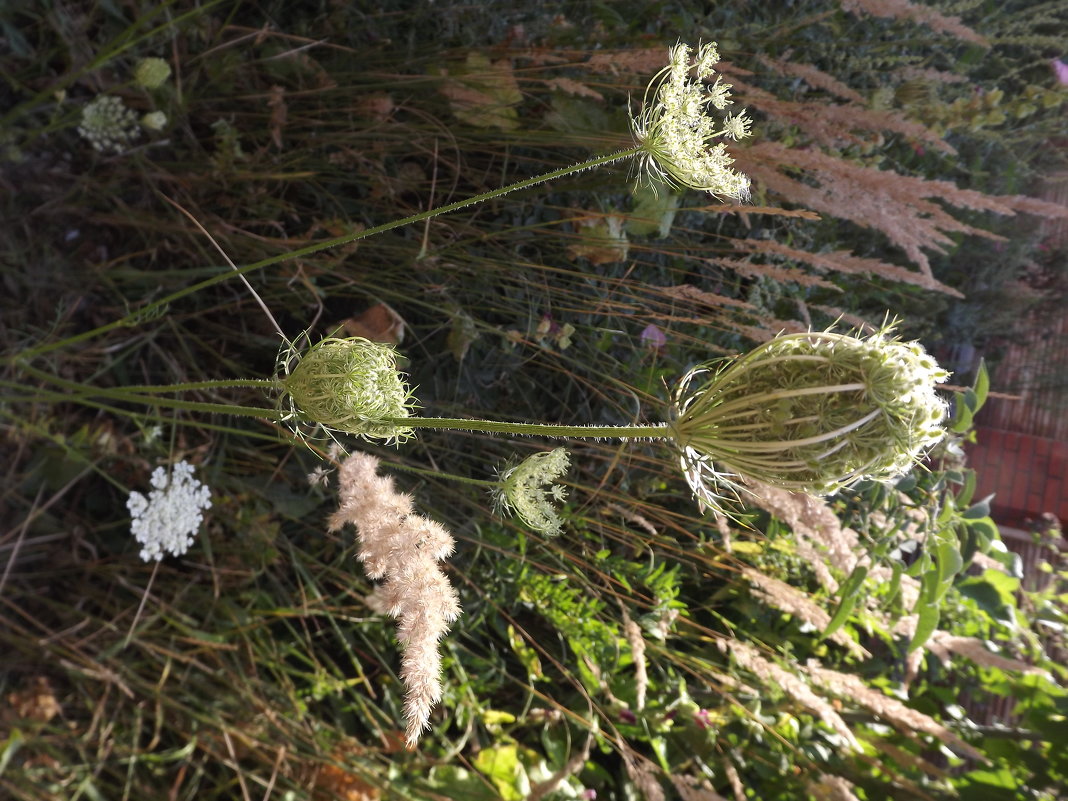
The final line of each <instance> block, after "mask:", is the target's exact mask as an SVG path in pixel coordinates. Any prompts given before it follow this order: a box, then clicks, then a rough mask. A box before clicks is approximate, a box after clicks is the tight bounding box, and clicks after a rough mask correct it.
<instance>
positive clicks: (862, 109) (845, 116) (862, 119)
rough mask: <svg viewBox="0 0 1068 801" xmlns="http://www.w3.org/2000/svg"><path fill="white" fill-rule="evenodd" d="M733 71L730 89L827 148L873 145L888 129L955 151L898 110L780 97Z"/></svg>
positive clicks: (925, 143)
mask: <svg viewBox="0 0 1068 801" xmlns="http://www.w3.org/2000/svg"><path fill="white" fill-rule="evenodd" d="M737 72H738V70H737V69H731V75H730V78H731V80H732V81H733V82H734V83H733V88H734V90H735V93H736V94H737V95H738V96H739V97H742V98H744V99H745V102H746V103H747V104H748V105H749V106H750V107H751V108H757V109H760V110H761V111H763V112H764V113H765V114H766V115H767V116H768V118H769V119H775V120H778V121H780V122H781V123H783V124H785V125H787V126H796V127H797V128H799V129H800V130H802V131H804V132H805V136H806V137H808V138H810V139H812V140H813V141H815V142H819V143H820V144H822V145H825V146H827V147H831V148H840V147H842V145H844V144H856V145H866V146H868V147H873V146H875V145H876V144H877V143H879V142H880V141H881V139H882V133H881V132H882V131H892V132H894V133H897V134H901V135H902V136H904V137H907V138H908V139H909V140H911V141H914V142H922V143H923V144H924V145H926V146H927V147H932V148H934V149H936V150H941V151H942V152H943V153H950V154H955V153H956V152H957V151H956V149H955V148H954V147H953V146H952V145H951V144H949V143H948V142H947V141H946V140H945V139H944V138H943V136H942V135H941V134H939V133H938V132H937V131H935V130H933V129H932V128H929V127H928V126H926V125H924V124H923V123H920V122H917V121H915V120H912V119H909V118H908V117H907V116H905V115H904V114H903V113H901V112H899V111H891V110H887V109H882V110H876V109H871V108H868V107H867V106H862V105H857V104H855V103H827V102H823V101H796V100H783V99H782V98H780V97H777V96H776V95H774V94H772V93H771V92H768V91H765V90H764V89H760V88H758V87H756V86H753V85H752V84H749V83H747V82H746V81H744V80H742V79H741V78H738V77H736V73H737Z"/></svg>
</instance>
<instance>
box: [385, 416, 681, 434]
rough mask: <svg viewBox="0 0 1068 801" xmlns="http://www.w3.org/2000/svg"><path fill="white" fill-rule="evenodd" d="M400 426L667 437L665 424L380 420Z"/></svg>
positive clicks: (513, 432)
mask: <svg viewBox="0 0 1068 801" xmlns="http://www.w3.org/2000/svg"><path fill="white" fill-rule="evenodd" d="M383 422H385V423H392V424H395V425H397V426H399V427H404V428H431V429H442V430H444V429H448V430H459V431H481V432H485V433H488V434H525V435H528V436H533V437H579V438H582V437H587V438H593V437H604V438H608V439H670V437H671V432H670V430H669V429H668V427H667V424H665V423H654V424H652V425H645V426H564V425H553V424H548V423H506V422H502V421H499V420H468V419H466V418H460V417H393V418H388V419H386V420H384V421H383Z"/></svg>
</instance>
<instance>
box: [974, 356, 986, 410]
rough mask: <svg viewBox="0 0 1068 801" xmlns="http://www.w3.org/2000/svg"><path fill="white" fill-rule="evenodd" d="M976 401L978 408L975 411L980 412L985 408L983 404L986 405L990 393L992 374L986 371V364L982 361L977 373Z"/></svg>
mask: <svg viewBox="0 0 1068 801" xmlns="http://www.w3.org/2000/svg"><path fill="white" fill-rule="evenodd" d="M974 389H975V399H976V406H975V411H979V410H980V409H981V408H983V404H984V403H986V396H987V394H988V393H989V392H990V374H989V373H987V371H986V362H985V361H984V360H982V359H980V360H979V369H978V370H977V371H976V373H975V388H974Z"/></svg>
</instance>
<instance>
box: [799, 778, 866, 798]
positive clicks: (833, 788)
mask: <svg viewBox="0 0 1068 801" xmlns="http://www.w3.org/2000/svg"><path fill="white" fill-rule="evenodd" d="M853 787H854V785H853V784H852V782H848V781H846V780H845V779H843V778H842V777H841V776H831V775H830V774H827V773H821V774H820V775H819V778H817V779H816V780H815V781H812V782H809V785H808V791H809V792H810V793H812V795H813V796H814V797H816V798H820V799H823V801H860V799H859V798H857V795H856V793H854V792H853Z"/></svg>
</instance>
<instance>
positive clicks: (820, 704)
mask: <svg viewBox="0 0 1068 801" xmlns="http://www.w3.org/2000/svg"><path fill="white" fill-rule="evenodd" d="M717 644H718V645H719V648H720V650H721V651H724V652H725V653H730V655H731V656H733V657H734V659H735V661H736V662H737V663H738V665H739V666H740V667H742V668H743V669H744V670H747V671H748V672H749V673H752V674H753V675H754V676H756V677H757V678H758V679H760V680H761V681H763V682H765V683H768V682H771V683H773V684H777V685H778V686H779V687H780V688H781V689H782V691H783V692H784V693H786V695H787V696H789V697H790V698H792V699H793V700H794V701H796V702H797V703H799V704H800V705H801V706H803V707H805V708H806V709H808V710H809V711H810V712H813V713H815V715H816V716H817V717H819V719H820V720H822V721H823V722H824V724H826V725H827V727H828V728H830V729H831V730H833V731H835V732H837V734H838V735H839V736H840V737H841V738H842V740H843V741H844V744H845V746H846V747H847V748H849V749H854V750H855V749H857V748H859V744H858V743H857V738H856V736H855V735H854V734H853V731H852V730H851V729H850V728H849V726H848V725H846V722H845V720H843V719H842V716H841V715H839V714H838V712H836V711H835V708H834V706H833V705H832V704H831V702H830V701H828V700H827V699H825V698H821V697H820V696H819V695H817V694H816V693H815V692H814V691H813V689H812V687H811V686H810V685H809V683H808V682H807V681H805V680H804V679H803V678H801V677H800V676H798V675H797V674H796V673H791V672H790V671H789V670H787V669H786V668H783V667H780V666H779V665H777V664H775V663H774V662H772V661H770V660H767V659H765V658H764V657H763V656H761V655H760V653H759V652H758V651H757V649H756V648H754V647H753V646H751V645H749V644H748V643H744V642H742V641H741V640H736V639H733V638H731V639H724V640H719V641H718V643H717Z"/></svg>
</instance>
